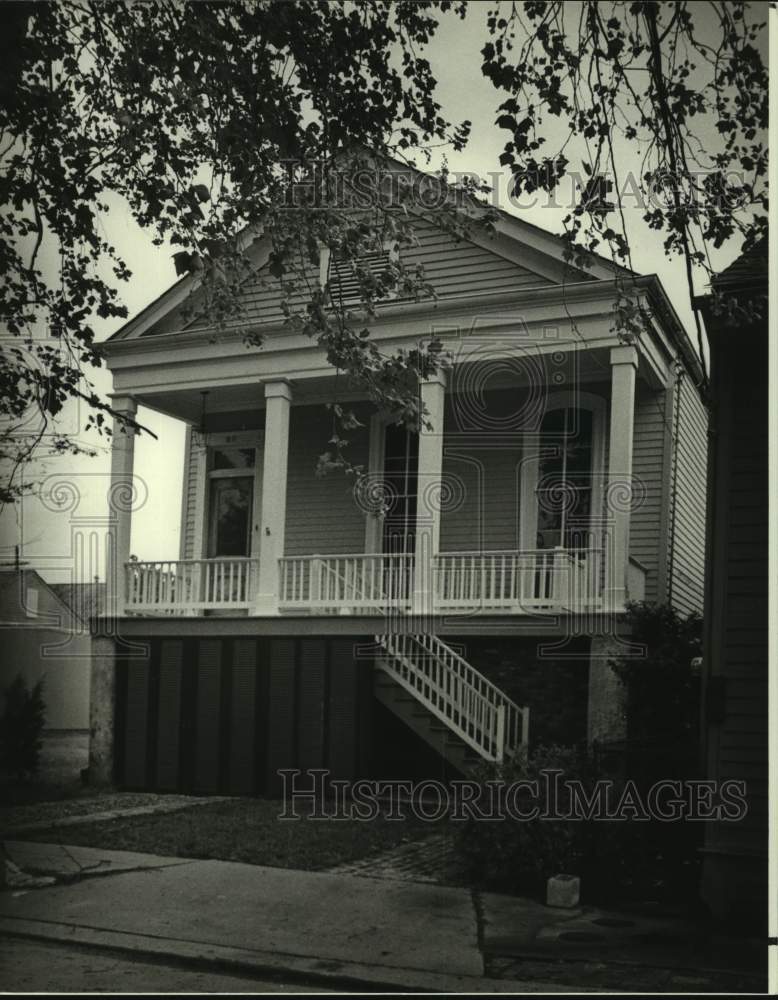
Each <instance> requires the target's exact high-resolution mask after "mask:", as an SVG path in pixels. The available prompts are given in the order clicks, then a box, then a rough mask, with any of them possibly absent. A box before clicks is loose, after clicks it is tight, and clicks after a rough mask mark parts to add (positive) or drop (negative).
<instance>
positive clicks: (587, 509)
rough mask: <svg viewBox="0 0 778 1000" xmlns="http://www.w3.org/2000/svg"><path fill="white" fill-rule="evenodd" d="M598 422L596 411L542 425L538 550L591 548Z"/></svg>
mask: <svg viewBox="0 0 778 1000" xmlns="http://www.w3.org/2000/svg"><path fill="white" fill-rule="evenodd" d="M593 469H594V418H593V414H592V411H591V410H587V409H575V408H573V407H560V408H558V409H553V410H550V411H549V412H548V413H547V414H546V416H545V418H544V420H543V423H542V425H541V433H540V441H539V454H538V471H537V481H536V486H535V504H536V508H535V509H536V512H537V522H536V540H535V546H536V547H537V548H539V549H550V548H555V547H556V546H562V547H563V548H566V549H582V548H587V547H588V545H589V544H590V537H591V516H592V510H593V502H592V495H593Z"/></svg>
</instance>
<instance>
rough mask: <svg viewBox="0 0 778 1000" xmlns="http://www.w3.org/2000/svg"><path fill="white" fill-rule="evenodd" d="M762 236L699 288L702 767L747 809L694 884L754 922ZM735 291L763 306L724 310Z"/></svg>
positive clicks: (760, 916) (763, 466) (762, 772)
mask: <svg viewBox="0 0 778 1000" xmlns="http://www.w3.org/2000/svg"><path fill="white" fill-rule="evenodd" d="M767 274H768V271H767V245H766V242H765V243H763V244H762V245H760V246H758V247H756V248H755V249H754V250H753V251H751V252H750V253H748V254H745V255H743V256H741V257H740V258H739V259H738V260H736V261H735V262H734V263H733V264H732V265H731V266H730V267H729V268H727V270H726V271H723V272H722V273H721V274H720V275H718V276H717V277H716V278H714V280H713V282H712V286H713V289H714V291H715V292H717V293H719V295H721V296H722V297H723V304H724V306H725V310H724V311H723V312H722V311H720V310H717V309H714V298H713V296H708V297H707V298H706V299H704V300H703V302H702V304H703V306H704V309H705V328H706V331H707V334H708V340H709V343H710V364H711V402H712V410H711V438H710V449H709V467H710V478H709V482H708V512H709V513H708V518H709V519H708V543H707V547H708V568H707V574H706V582H707V586H706V594H705V642H704V656H703V665H704V666H703V738H704V773H705V775H706V777H707V778H709V779H712V780H716V781H725V780H729V779H735V780H739V781H744V782H746V786H747V790H748V794H747V803H748V813H747V815H746V817H745V818H744V819H742V820H740V821H738V822H735V823H732V822H729V823H728V822H709V823H707V824H706V829H705V844H704V848H703V852H704V853H703V882H702V894H703V898H704V899H705V901H706V902H707V903H708V905H709V906H710V907H711V909H712V910H713V912H714V913H716V914H717V915H719V916H722V917H730V918H735V919H736V920H738V921H740V922H743V921H747V922H748V923H749V924H752V923H753V922H755V921H757V922H759V923H760V924H764V922H765V919H766V913H767V843H768V840H767V836H768V825H767V824H768V745H767V735H768V734H767V724H768V723H767V709H768V606H767V601H768V575H767V574H768V504H769V501H768V323H767V285H768V280H767ZM733 302H736V303H737V304H738V305H739V307H740V308H741V310H742V309H745V308H747V307H748V306H749V304H752V305H754V306H756V307H757V308H758V309H759V310H760V311H761V317H760V318H755V319H751V320H749V319H745V318H744V317H743V315H742V313H740V314H734V315H730V314H729V312H728V309H727V308H726V307H729V306H731V305H732V303H733Z"/></svg>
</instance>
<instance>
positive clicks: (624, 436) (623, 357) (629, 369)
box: [605, 347, 638, 610]
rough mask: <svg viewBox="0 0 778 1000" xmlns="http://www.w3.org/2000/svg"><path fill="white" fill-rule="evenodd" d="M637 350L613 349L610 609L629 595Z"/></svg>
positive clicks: (608, 562) (607, 556)
mask: <svg viewBox="0 0 778 1000" xmlns="http://www.w3.org/2000/svg"><path fill="white" fill-rule="evenodd" d="M637 365H638V354H637V350H636V349H635V348H634V347H614V348H612V349H611V420H610V455H609V459H608V493H607V496H608V503H607V511H608V518H609V525H608V535H607V539H608V543H607V546H606V552H605V566H606V576H605V586H606V600H605V606H606V609H613V610H619V609H621V608H623V607H624V601H625V599H626V596H627V560H628V557H629V522H630V516H631V505H632V441H633V436H634V426H635V372H636V371H637Z"/></svg>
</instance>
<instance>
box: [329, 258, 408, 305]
mask: <svg viewBox="0 0 778 1000" xmlns="http://www.w3.org/2000/svg"><path fill="white" fill-rule="evenodd" d="M394 259H396V257H395V255H394V253H393V252H392V250H390V249H384V250H375V251H373V252H371V253H366V254H362V255H361V256H360V257H358V258H357V260H355V261H354V260H345V259H343V258H342V257H338V255H337V254H333V255H332V257H331V258H330V266H329V275H328V281H329V284H330V294H331V295H332V301H333V302H334V303H335V304H336V305H340V304H341V303H342V304H343V305H353V304H355V303H358V302H361V301H362V288H361V282H360V279H359V277H358V276H357V268H367V269H368V270H369V271H370V273H371V274H372V275H373V277H375V278H380V277H381V275H382V274H383V273H384V272H385V271H386V270H387V269H388V268H389V267H390V265H391V263H392V261H393V260H394ZM395 294H396V293H395V292H391V293H390V294H389V295H388V296H385V297H386V298H394V297H395Z"/></svg>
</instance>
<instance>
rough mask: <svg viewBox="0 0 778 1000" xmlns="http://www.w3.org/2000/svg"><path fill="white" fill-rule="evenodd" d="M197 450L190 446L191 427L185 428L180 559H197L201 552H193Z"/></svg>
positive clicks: (197, 468) (195, 516)
mask: <svg viewBox="0 0 778 1000" xmlns="http://www.w3.org/2000/svg"><path fill="white" fill-rule="evenodd" d="M198 457H199V452H198V451H197V450H196V449H194V448H193V447H192V428H191V427H187V429H186V443H185V446H184V475H183V478H182V481H181V490H182V493H183V496H182V502H181V541H180V543H179V545H180V551H181V558H182V559H197V558H198V557H199V556H200V555H201V554H202V553H200V552H195V530H196V518H197V491H198V475H199V462H198Z"/></svg>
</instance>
